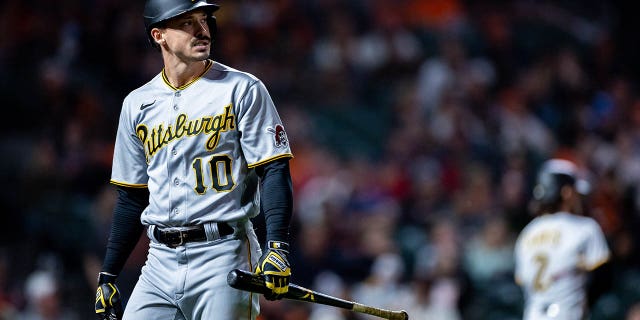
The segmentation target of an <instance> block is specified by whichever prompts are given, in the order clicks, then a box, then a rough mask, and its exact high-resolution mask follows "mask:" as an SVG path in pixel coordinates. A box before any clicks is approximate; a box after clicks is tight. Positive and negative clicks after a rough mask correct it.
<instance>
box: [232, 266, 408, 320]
mask: <svg viewBox="0 0 640 320" xmlns="http://www.w3.org/2000/svg"><path fill="white" fill-rule="evenodd" d="M227 283H228V284H229V285H230V286H231V287H232V288H235V289H238V290H243V291H250V292H256V293H260V294H265V293H269V292H271V290H270V289H269V288H267V286H266V284H265V280H264V278H263V277H262V276H261V275H258V274H255V273H252V272H248V271H244V270H240V269H234V270H231V271H230V272H229V274H228V275H227ZM284 298H286V299H291V300H298V301H306V302H311V303H319V304H324V305H327V306H332V307H337V308H342V309H346V310H350V311H353V312H359V313H366V314H370V315H373V316H376V317H380V318H383V319H389V320H409V315H408V314H407V312H405V311H404V310H403V311H391V310H385V309H381V308H376V307H372V306H367V305H364V304H361V303H357V302H352V301H347V300H344V299H340V298H337V297H333V296H330V295H327V294H324V293H321V292H318V291H314V290H311V289H307V288H304V287H301V286H299V285H296V284H294V283H290V284H289V292H287V293H286V294H285V295H284Z"/></svg>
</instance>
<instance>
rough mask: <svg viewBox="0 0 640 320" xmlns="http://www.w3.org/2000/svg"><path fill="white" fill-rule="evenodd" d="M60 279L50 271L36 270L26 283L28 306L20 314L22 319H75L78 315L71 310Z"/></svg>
mask: <svg viewBox="0 0 640 320" xmlns="http://www.w3.org/2000/svg"><path fill="white" fill-rule="evenodd" d="M58 281H59V280H58V279H57V278H56V276H55V275H54V274H53V273H51V272H50V271H41V270H36V271H34V272H33V273H31V274H30V275H29V277H28V278H27V281H26V283H25V289H24V290H25V295H26V298H27V306H26V309H25V310H24V311H22V312H21V313H20V314H19V315H18V319H20V320H74V319H79V318H78V315H77V314H76V313H75V312H74V311H72V310H69V309H68V308H67V307H66V305H65V302H64V301H65V299H64V296H63V293H62V292H61V286H60V284H59V282H58Z"/></svg>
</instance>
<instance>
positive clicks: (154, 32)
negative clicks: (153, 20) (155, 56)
mask: <svg viewBox="0 0 640 320" xmlns="http://www.w3.org/2000/svg"><path fill="white" fill-rule="evenodd" d="M149 33H150V34H151V39H153V41H154V42H155V43H157V44H158V45H159V46H162V45H164V43H165V40H164V32H162V30H160V29H158V28H153V29H151V31H149Z"/></svg>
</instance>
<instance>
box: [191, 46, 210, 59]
mask: <svg viewBox="0 0 640 320" xmlns="http://www.w3.org/2000/svg"><path fill="white" fill-rule="evenodd" d="M210 53H211V50H208V49H207V50H196V51H195V52H194V53H193V57H194V58H195V59H196V60H204V59H207V58H209V54H210Z"/></svg>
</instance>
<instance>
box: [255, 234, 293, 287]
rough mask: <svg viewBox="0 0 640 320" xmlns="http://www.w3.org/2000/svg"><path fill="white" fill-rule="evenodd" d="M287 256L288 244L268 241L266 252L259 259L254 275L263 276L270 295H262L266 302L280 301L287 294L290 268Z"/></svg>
mask: <svg viewBox="0 0 640 320" xmlns="http://www.w3.org/2000/svg"><path fill="white" fill-rule="evenodd" d="M288 254H289V244H287V243H286V242H281V241H269V242H268V245H267V251H265V253H264V254H262V257H260V261H259V262H258V266H257V267H256V273H257V274H262V275H263V276H264V279H265V284H266V285H267V288H269V289H271V292H270V293H268V294H265V295H264V297H265V298H266V299H267V300H278V299H282V297H283V296H284V294H286V293H287V292H289V278H290V277H291V267H290V266H289V260H288V259H287V255H288Z"/></svg>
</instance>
